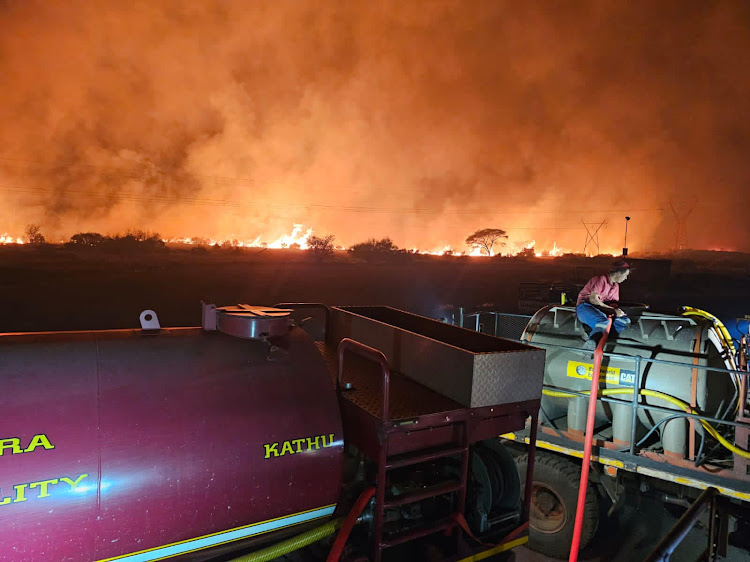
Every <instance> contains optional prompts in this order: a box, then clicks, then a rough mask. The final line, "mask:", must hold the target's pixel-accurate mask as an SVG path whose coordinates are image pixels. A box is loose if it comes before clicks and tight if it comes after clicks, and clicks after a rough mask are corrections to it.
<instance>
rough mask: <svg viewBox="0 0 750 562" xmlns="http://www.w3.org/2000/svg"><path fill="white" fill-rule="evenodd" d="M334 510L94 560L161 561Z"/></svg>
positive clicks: (320, 511)
mask: <svg viewBox="0 0 750 562" xmlns="http://www.w3.org/2000/svg"><path fill="white" fill-rule="evenodd" d="M335 509H336V505H329V506H326V507H321V508H318V509H312V510H310V511H303V512H301V513H295V514H293V515H287V516H285V517H279V518H277V519H270V520H268V521H261V522H260V523H253V524H252V525H247V526H245V527H239V528H237V529H230V530H229V531H222V532H220V533H214V534H212V535H206V536H204V537H198V538H195V539H188V540H186V541H182V542H178V543H173V544H169V545H165V546H157V547H156V548H151V549H149V550H142V551H140V552H135V553H133V554H123V555H121V556H115V557H113V558H106V559H103V560H99V561H98V562H108V561H110V560H128V561H129V562H149V561H153V560H163V559H165V558H171V557H172V556H178V555H180V554H185V553H187V552H193V551H195V550H201V549H203V548H208V547H210V546H217V545H219V544H223V543H227V542H232V541H236V540H239V539H245V538H248V537H252V536H254V535H260V534H263V533H268V532H270V531H276V530H278V529H282V528H284V527H290V526H292V525H298V524H299V523H305V522H307V521H313V520H314V519H320V518H321V517H326V516H327V515H331V514H332V513H333V511H334V510H335Z"/></svg>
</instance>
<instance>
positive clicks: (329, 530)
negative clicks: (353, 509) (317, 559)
mask: <svg viewBox="0 0 750 562" xmlns="http://www.w3.org/2000/svg"><path fill="white" fill-rule="evenodd" d="M342 522H343V518H339V519H332V520H331V521H328V522H327V523H324V524H323V525H320V526H318V527H315V528H314V529H310V530H309V531H306V532H304V533H301V534H299V535H296V536H294V537H292V538H290V539H287V540H285V541H281V542H280V543H276V544H274V545H271V546H269V547H267V548H264V549H263V550H256V551H255V552H251V553H250V554H245V555H244V556H240V557H239V558H232V560H230V561H229V562H268V560H273V559H274V558H280V557H281V556H284V555H285V554H289V553H290V552H294V551H295V550H299V549H300V548H304V547H306V546H307V545H310V544H312V543H314V542H318V541H319V540H320V539H323V538H325V537H327V536H328V535H332V534H333V533H335V532H336V530H337V529H338V528H339V527H341V523H342Z"/></svg>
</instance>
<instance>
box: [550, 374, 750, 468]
mask: <svg viewBox="0 0 750 562" xmlns="http://www.w3.org/2000/svg"><path fill="white" fill-rule="evenodd" d="M542 394H544V395H546V396H554V397H557V398H573V397H576V396H578V395H577V394H571V393H570V392H565V391H562V390H546V389H545V390H543V391H542ZM581 394H588V391H582V392H581ZM615 394H633V390H632V389H629V388H606V389H604V390H600V391H599V393H598V395H599V396H612V395H615ZM639 394H640V395H641V396H651V397H652V398H661V399H662V400H665V401H667V402H670V403H672V404H674V405H675V406H678V407H679V408H681V409H683V410H685V412H687V413H688V414H698V415H700V413H699V412H697V411H695V410H694V409H693V408H692V407H691V406H690V404H688V403H687V402H684V401H683V400H680V399H679V398H675V397H674V396H670V395H669V394H664V393H663V392H658V391H656V390H649V389H647V388H644V389H641V390H640V391H639ZM698 421H700V422H701V425H702V426H703V428H704V429H705V430H706V432H707V433H708V434H709V435H710V436H711V437H713V438H714V439H716V440H717V441H718V442H719V443H721V444H722V445H723V446H724V447H725V448H726V449H728V450H730V451H731V452H733V453H735V454H737V455H739V456H741V457H742V458H745V459H750V451H745V450H744V449H741V448H740V447H737V446H736V445H735V444H734V443H731V442H730V441H727V440H726V439H725V438H724V436H723V435H721V434H720V433H719V432H718V431H716V429H715V428H714V427H713V426H712V425H711V424H710V423H708V422H707V421H706V420H698Z"/></svg>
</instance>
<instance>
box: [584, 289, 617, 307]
mask: <svg viewBox="0 0 750 562" xmlns="http://www.w3.org/2000/svg"><path fill="white" fill-rule="evenodd" d="M589 302H590V303H591V304H593V305H594V306H596V307H599V308H603V309H604V310H606V311H611V312H615V310H617V309H616V308H614V307H612V306H609V305H608V304H605V302H604V301H603V300H602V299H601V297H600V296H599V293H597V292H596V291H591V294H590V295H589Z"/></svg>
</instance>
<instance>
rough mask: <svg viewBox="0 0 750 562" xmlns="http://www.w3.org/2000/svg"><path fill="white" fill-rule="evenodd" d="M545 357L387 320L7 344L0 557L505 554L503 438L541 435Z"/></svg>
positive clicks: (508, 477)
mask: <svg viewBox="0 0 750 562" xmlns="http://www.w3.org/2000/svg"><path fill="white" fill-rule="evenodd" d="M196 309H197V307H196ZM315 334H317V335H315ZM543 355H544V352H543V351H542V350H541V349H539V348H536V347H533V346H529V345H526V344H521V343H518V342H512V341H509V340H501V339H498V338H494V337H491V336H487V335H485V334H478V333H473V332H470V331H468V330H463V329H460V328H458V327H455V326H449V325H446V324H443V323H440V322H437V321H434V320H431V319H428V318H424V317H420V316H416V315H412V314H409V313H406V312H403V311H399V310H396V309H391V308H387V307H332V308H329V307H325V306H323V305H301V304H299V305H298V304H292V305H282V306H277V307H270V308H269V307H258V306H248V305H238V306H230V307H216V306H214V305H209V304H205V305H203V308H202V323H201V325H200V326H198V327H188V328H162V327H161V326H160V324H159V321H158V317H157V315H156V313H155V312H154V311H150V310H149V311H144V312H143V313H142V314H141V327H140V329H132V330H105V331H83V332H47V333H23V334H13V333H11V334H0V381H2V388H3V392H2V396H1V397H0V411H2V424H0V431H1V432H2V434H1V435H0V528H2V530H3V539H2V541H0V560H8V561H12V562H24V561H30V562H37V561H40V560H49V561H54V562H63V561H76V562H79V561H94V560H96V561H102V562H103V561H115V560H117V561H128V562H134V561H138V562H142V561H149V560H164V559H172V558H175V559H179V560H191V561H201V560H222V561H226V560H229V559H230V558H234V557H235V556H239V555H242V556H243V558H242V559H243V560H245V561H247V560H256V561H257V560H271V559H277V558H280V557H282V556H286V555H287V554H289V553H290V552H292V551H294V550H295V549H298V548H299V547H300V546H305V545H308V544H310V545H311V546H310V547H309V548H318V550H317V554H316V559H320V558H327V559H328V560H339V559H341V560H344V559H346V560H360V561H362V560H374V561H376V562H377V561H379V560H381V559H388V557H389V556H390V557H391V559H393V558H392V557H393V556H400V557H401V559H408V560H417V559H420V558H424V555H425V551H429V553H430V559H431V560H434V559H436V558H435V557H436V556H437V555H438V554H439V555H440V556H442V557H444V558H447V557H450V559H452V560H457V559H466V560H469V559H472V560H473V559H474V558H472V556H473V555H474V554H476V553H477V552H483V553H484V556H489V554H491V553H496V552H502V551H505V550H508V549H511V548H513V547H515V546H517V545H519V544H523V543H524V542H526V541H527V539H528V535H527V520H528V505H529V498H528V495H529V494H530V490H531V486H530V485H525V486H524V485H522V481H521V477H520V476H519V473H518V472H517V470H516V465H515V464H514V461H513V457H512V455H511V454H510V453H509V451H508V450H507V449H506V448H505V447H503V446H502V444H500V443H499V441H498V440H497V437H496V436H497V435H499V434H501V433H508V432H513V431H522V430H523V428H524V425H525V420H526V418H527V417H531V418H532V419H534V420H535V419H536V416H537V415H538V411H539V405H540V398H541V384H542V373H543V362H544V359H543ZM531 446H532V451H531V454H530V456H529V459H530V463H529V466H530V467H531V465H532V463H533V459H534V455H533V437H532V439H531ZM530 476H531V470H529V471H528V472H527V474H525V475H524V482H526V483H527V484H529V482H530V480H528V479H529V478H530ZM522 489H526V490H529V492H526V497H523V496H522ZM338 529H340V530H339V531H338V532H337V530H338ZM334 536H335V538H334ZM321 541H328V542H321ZM425 541H428V543H427V544H425ZM316 544H317V547H316V546H315V545H316ZM420 549H421V550H420Z"/></svg>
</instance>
